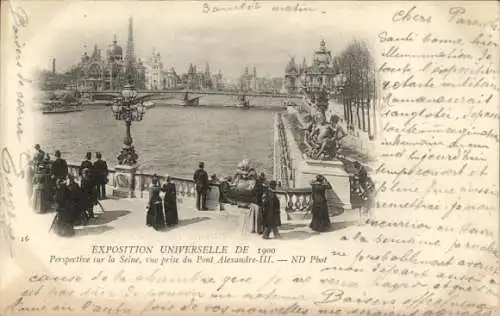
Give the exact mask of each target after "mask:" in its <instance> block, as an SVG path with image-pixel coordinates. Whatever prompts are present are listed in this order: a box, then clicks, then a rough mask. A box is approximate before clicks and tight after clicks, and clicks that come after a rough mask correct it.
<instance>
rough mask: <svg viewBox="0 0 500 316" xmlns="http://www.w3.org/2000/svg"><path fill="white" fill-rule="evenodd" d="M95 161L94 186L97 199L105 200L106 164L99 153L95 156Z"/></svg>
mask: <svg viewBox="0 0 500 316" xmlns="http://www.w3.org/2000/svg"><path fill="white" fill-rule="evenodd" d="M95 156H96V158H97V160H96V161H95V162H94V175H95V185H96V189H97V198H98V199H99V200H104V199H105V198H106V184H107V183H108V172H109V171H108V164H107V163H106V161H105V160H102V159H101V158H102V155H101V153H96V154H95Z"/></svg>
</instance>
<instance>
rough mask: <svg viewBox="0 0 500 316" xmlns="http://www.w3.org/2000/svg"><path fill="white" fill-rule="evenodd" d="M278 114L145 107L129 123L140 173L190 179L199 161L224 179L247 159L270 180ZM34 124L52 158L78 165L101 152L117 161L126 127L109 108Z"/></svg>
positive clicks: (45, 117)
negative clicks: (59, 153) (59, 155)
mask: <svg viewBox="0 0 500 316" xmlns="http://www.w3.org/2000/svg"><path fill="white" fill-rule="evenodd" d="M278 110H279V109H276V110H269V109H267V110H259V109H251V110H243V109H237V108H203V107H200V108H183V107H175V106H167V107H156V108H153V109H150V110H148V111H147V113H146V115H145V117H144V119H143V120H142V121H141V122H134V123H132V138H133V140H134V145H135V147H136V150H137V152H138V154H139V164H140V166H141V169H142V170H143V171H144V172H156V173H159V174H166V173H168V174H170V175H175V176H182V177H191V176H192V173H193V171H194V169H195V168H196V167H197V164H198V162H199V161H205V164H206V169H207V171H208V172H209V174H212V173H216V174H217V175H219V176H223V175H232V174H234V171H235V170H236V165H237V163H238V162H239V161H241V160H242V159H243V158H248V159H250V160H251V161H252V162H253V164H254V165H255V167H256V169H257V171H259V172H260V171H263V172H265V173H266V174H267V175H269V176H270V175H271V172H272V148H273V146H272V144H273V139H272V137H273V133H272V129H273V114H274V113H275V111H278ZM38 115H39V116H38ZM38 122H39V123H40V124H39V125H38ZM37 125H38V126H39V128H40V135H37V139H38V140H37V141H38V142H39V143H40V144H41V145H42V148H43V149H45V150H46V151H47V152H49V153H51V154H52V153H53V152H54V150H56V149H60V150H61V151H62V152H63V156H64V157H65V158H66V159H67V160H68V161H71V162H77V163H79V162H80V161H81V160H82V158H83V156H84V154H85V153H86V152H87V151H92V152H96V151H100V152H102V153H103V158H104V159H105V160H107V161H108V164H110V165H115V164H116V163H117V162H116V157H117V156H118V154H119V151H120V149H121V146H122V144H123V137H124V133H125V124H124V122H120V121H116V120H115V119H114V118H113V115H112V112H111V109H109V108H104V107H94V108H88V109H85V110H84V111H82V112H73V113H67V114H52V115H42V114H41V113H40V114H37ZM93 158H94V157H93Z"/></svg>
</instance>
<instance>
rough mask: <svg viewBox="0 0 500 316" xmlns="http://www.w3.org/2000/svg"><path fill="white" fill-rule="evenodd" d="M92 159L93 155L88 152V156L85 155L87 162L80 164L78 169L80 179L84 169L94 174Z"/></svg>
mask: <svg viewBox="0 0 500 316" xmlns="http://www.w3.org/2000/svg"><path fill="white" fill-rule="evenodd" d="M91 159H92V153H91V152H87V154H85V160H84V161H82V163H81V164H80V168H78V175H79V176H80V177H82V175H83V170H84V169H89V172H90V173H92V168H93V165H92V161H90V160H91Z"/></svg>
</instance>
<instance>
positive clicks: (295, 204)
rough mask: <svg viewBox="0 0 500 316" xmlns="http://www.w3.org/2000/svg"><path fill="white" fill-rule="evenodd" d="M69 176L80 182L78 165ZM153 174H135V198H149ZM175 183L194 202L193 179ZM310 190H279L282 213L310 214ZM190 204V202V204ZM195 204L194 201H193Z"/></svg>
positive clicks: (114, 184) (110, 177)
mask: <svg viewBox="0 0 500 316" xmlns="http://www.w3.org/2000/svg"><path fill="white" fill-rule="evenodd" d="M68 168H69V174H72V175H73V176H74V177H75V179H76V180H77V182H80V176H79V175H78V169H79V166H78V165H76V164H69V166H68ZM115 175H116V171H115V170H114V169H110V170H109V175H108V180H109V181H108V186H110V187H113V188H116V187H117V186H118V183H117V181H119V180H117V179H116V177H115ZM152 178H153V174H148V173H136V174H135V197H137V198H147V197H148V194H149V193H148V192H149V187H150V185H151V180H152ZM159 178H160V183H162V184H163V183H165V182H166V179H165V177H164V176H159ZM170 178H171V179H172V181H173V182H174V183H175V186H176V190H177V198H178V201H179V202H181V203H183V202H185V201H186V199H187V200H188V201H191V200H194V197H195V191H196V188H195V183H194V181H193V180H192V179H188V178H182V177H175V176H171V177H170ZM212 189H216V190H218V185H217V184H215V185H213V186H212ZM311 192H312V191H311V189H310V188H304V189H292V188H288V189H287V188H279V189H277V190H276V195H277V196H278V199H279V200H280V207H281V212H286V213H309V212H310V210H311V205H312V204H311V203H312V195H311ZM188 203H190V202H188ZM193 203H194V201H193Z"/></svg>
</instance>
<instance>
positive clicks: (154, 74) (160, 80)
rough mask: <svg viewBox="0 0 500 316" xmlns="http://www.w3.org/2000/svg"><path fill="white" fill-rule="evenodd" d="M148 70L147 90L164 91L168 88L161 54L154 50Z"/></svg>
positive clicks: (146, 66) (147, 64)
mask: <svg viewBox="0 0 500 316" xmlns="http://www.w3.org/2000/svg"><path fill="white" fill-rule="evenodd" d="M145 68H146V89H148V90H163V89H165V87H166V78H165V73H164V71H163V63H162V62H161V56H160V53H159V52H156V51H155V50H153V53H152V54H151V57H150V60H149V61H148V62H147V63H146V65H145Z"/></svg>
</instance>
